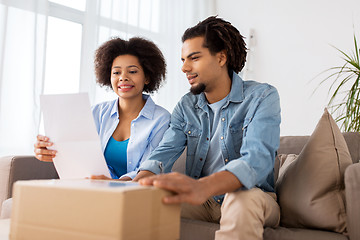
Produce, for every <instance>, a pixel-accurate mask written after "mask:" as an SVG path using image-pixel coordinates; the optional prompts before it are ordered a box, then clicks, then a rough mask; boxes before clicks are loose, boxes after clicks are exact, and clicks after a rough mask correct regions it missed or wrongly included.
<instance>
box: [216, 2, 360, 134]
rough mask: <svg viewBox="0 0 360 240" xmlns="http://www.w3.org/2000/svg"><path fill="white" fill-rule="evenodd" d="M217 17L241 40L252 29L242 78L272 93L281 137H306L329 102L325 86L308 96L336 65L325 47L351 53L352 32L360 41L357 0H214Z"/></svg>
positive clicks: (336, 57)
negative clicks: (277, 104)
mask: <svg viewBox="0 0 360 240" xmlns="http://www.w3.org/2000/svg"><path fill="white" fill-rule="evenodd" d="M217 12H218V14H219V16H220V17H222V18H224V19H226V20H228V21H230V22H231V23H232V24H234V25H235V26H236V27H237V28H238V29H239V30H240V32H241V33H242V34H243V35H244V36H246V37H247V40H248V39H249V38H248V37H249V32H250V30H251V29H253V30H254V35H255V42H256V45H255V47H254V49H253V50H252V51H251V53H250V57H251V59H250V62H249V67H250V69H251V70H252V71H251V72H248V74H247V75H246V76H248V77H249V78H252V79H254V80H256V81H259V82H268V83H270V84H272V85H274V86H275V87H276V88H277V89H278V91H279V94H280V97H281V107H282V124H281V135H307V134H311V132H312V131H313V130H314V128H315V126H316V124H317V122H318V120H319V118H320V116H321V114H322V112H323V109H324V107H325V106H326V105H327V102H328V99H329V98H328V95H327V89H328V86H329V85H327V86H325V85H324V86H323V87H322V88H321V89H320V90H318V91H317V92H315V94H314V95H312V93H313V91H314V89H315V88H316V86H317V85H318V83H319V82H320V81H321V80H322V79H324V78H325V76H326V74H325V75H321V76H320V77H316V76H317V75H318V74H319V73H321V72H322V71H324V70H326V69H328V68H330V67H332V66H337V65H340V64H342V61H341V58H340V54H339V53H338V52H337V50H335V49H334V48H333V47H332V46H331V45H333V46H336V47H337V48H340V49H342V50H344V51H346V52H349V51H352V50H353V33H354V29H355V32H356V35H357V39H358V41H360V1H358V0H342V1H338V0H302V1H289V0H272V1H270V0H217ZM353 26H354V27H353ZM248 77H247V78H248ZM315 77H316V78H315ZM314 78H315V79H314ZM312 79H313V80H312Z"/></svg>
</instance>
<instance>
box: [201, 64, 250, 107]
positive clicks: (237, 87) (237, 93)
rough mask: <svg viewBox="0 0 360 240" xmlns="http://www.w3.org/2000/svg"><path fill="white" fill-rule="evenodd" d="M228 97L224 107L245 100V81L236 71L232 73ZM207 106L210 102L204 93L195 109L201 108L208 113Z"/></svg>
mask: <svg viewBox="0 0 360 240" xmlns="http://www.w3.org/2000/svg"><path fill="white" fill-rule="evenodd" d="M228 96H229V97H228V100H227V101H226V103H225V105H224V107H226V106H227V105H229V102H236V103H239V102H242V101H243V100H244V81H243V80H242V79H241V78H240V77H239V75H237V74H236V73H235V72H234V71H233V73H232V80H231V89H230V93H229V95H228ZM207 104H208V101H207V100H206V97H205V94H204V93H203V92H202V93H200V94H199V97H198V101H197V104H196V106H195V107H199V108H201V109H203V110H204V111H207V110H206V109H205V106H207Z"/></svg>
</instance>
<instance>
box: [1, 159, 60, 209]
mask: <svg viewBox="0 0 360 240" xmlns="http://www.w3.org/2000/svg"><path fill="white" fill-rule="evenodd" d="M0 173H1V178H0V201H1V202H0V205H1V203H2V202H3V201H4V200H5V199H7V198H10V197H11V196H12V186H13V184H14V182H16V181H18V180H31V179H53V178H59V176H58V174H57V172H56V170H55V167H54V164H53V163H52V162H41V161H39V160H37V159H36V158H35V157H34V156H7V157H1V158H0Z"/></svg>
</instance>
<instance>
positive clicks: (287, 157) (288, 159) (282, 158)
mask: <svg viewBox="0 0 360 240" xmlns="http://www.w3.org/2000/svg"><path fill="white" fill-rule="evenodd" d="M298 156H299V155H296V154H279V155H278V159H279V165H280V168H279V174H278V179H280V178H281V176H282V175H283V174H284V173H285V172H286V170H287V169H288V167H289V166H290V165H291V164H292V163H293V162H294V161H295V160H296V159H297V158H298Z"/></svg>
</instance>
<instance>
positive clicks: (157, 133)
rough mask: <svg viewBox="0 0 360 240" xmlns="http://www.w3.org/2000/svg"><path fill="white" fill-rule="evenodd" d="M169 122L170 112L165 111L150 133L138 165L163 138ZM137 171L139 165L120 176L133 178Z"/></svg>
mask: <svg viewBox="0 0 360 240" xmlns="http://www.w3.org/2000/svg"><path fill="white" fill-rule="evenodd" d="M169 122H170V114H169V113H168V112H166V114H164V116H163V117H162V118H161V119H160V120H159V124H157V126H158V127H157V128H156V129H154V132H153V134H152V136H151V137H150V140H149V142H148V144H147V147H146V149H145V152H144V154H143V156H142V158H141V160H140V162H139V165H140V164H141V163H142V162H144V160H146V159H147V158H148V156H149V154H150V153H151V152H152V151H153V150H154V149H155V148H156V147H157V146H158V145H159V143H160V141H161V139H162V138H163V135H164V133H165V131H166V130H167V129H168V128H169ZM138 171H139V166H138V167H137V168H136V169H135V170H134V171H131V172H128V173H126V174H124V175H123V176H121V177H125V176H128V177H130V178H131V179H133V178H134V177H135V176H136V174H137V173H138Z"/></svg>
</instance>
